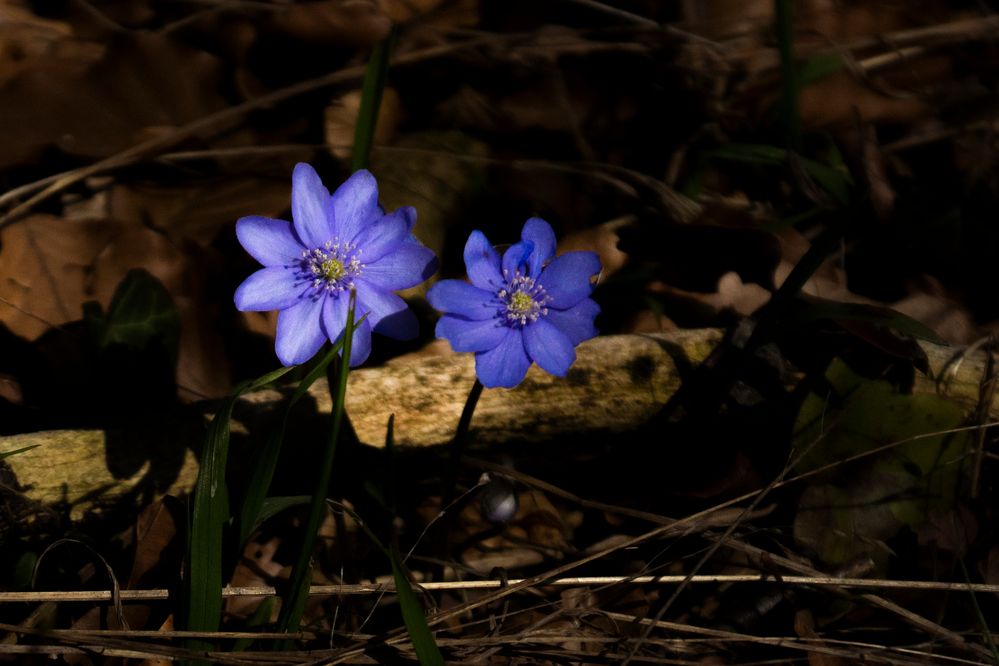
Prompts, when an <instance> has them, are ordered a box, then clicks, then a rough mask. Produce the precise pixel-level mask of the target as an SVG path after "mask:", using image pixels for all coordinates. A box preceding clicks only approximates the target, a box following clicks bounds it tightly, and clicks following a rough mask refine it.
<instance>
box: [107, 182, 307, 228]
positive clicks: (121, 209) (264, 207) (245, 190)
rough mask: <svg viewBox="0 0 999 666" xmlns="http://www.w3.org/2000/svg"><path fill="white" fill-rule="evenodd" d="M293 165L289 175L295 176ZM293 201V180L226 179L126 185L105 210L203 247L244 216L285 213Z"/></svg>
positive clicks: (114, 192)
mask: <svg viewBox="0 0 999 666" xmlns="http://www.w3.org/2000/svg"><path fill="white" fill-rule="evenodd" d="M291 168H292V167H291V165H290V164H289V166H288V174H289V175H290V174H291ZM290 204H291V189H290V187H289V180H288V178H281V179H278V178H274V179H265V178H256V177H250V176H248V177H227V178H223V179H206V180H203V181H200V182H197V183H191V184H187V185H182V186H161V185H157V184H152V183H127V184H122V185H116V186H114V187H112V188H111V190H110V192H109V193H108V196H107V204H106V208H105V210H106V214H107V215H108V216H109V217H112V218H114V219H116V220H121V221H123V222H133V223H135V224H143V225H146V226H149V227H153V228H154V229H159V230H162V231H164V232H165V233H166V234H167V235H168V236H169V237H170V238H171V239H173V241H174V242H177V243H180V242H181V241H183V240H184V239H189V240H192V241H194V242H196V243H197V244H198V245H201V246H203V247H205V246H208V245H210V244H211V243H212V241H214V240H215V238H216V237H217V236H218V234H219V231H220V229H223V228H225V227H227V226H230V225H232V224H234V223H235V221H236V220H237V219H239V218H240V217H243V216H244V215H263V216H266V217H280V216H281V215H282V214H283V213H284V212H285V211H286V210H287V209H288V208H289V207H290Z"/></svg>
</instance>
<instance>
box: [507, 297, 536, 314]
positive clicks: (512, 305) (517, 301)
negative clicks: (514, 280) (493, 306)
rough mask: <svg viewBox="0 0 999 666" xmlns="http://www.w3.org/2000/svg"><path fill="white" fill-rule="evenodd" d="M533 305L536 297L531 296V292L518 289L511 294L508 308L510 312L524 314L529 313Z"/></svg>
mask: <svg viewBox="0 0 999 666" xmlns="http://www.w3.org/2000/svg"><path fill="white" fill-rule="evenodd" d="M533 307H534V299H533V298H531V296H530V294H525V293H524V292H522V291H518V292H516V293H514V294H513V295H512V296H510V302H509V304H508V305H507V309H508V310H509V311H510V312H513V313H516V314H523V315H526V314H529V313H530V312H531V309H532V308H533Z"/></svg>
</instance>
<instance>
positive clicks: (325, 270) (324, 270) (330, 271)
mask: <svg viewBox="0 0 999 666" xmlns="http://www.w3.org/2000/svg"><path fill="white" fill-rule="evenodd" d="M346 272H347V271H346V270H345V269H344V267H343V262H342V261H340V260H339V259H333V258H330V259H327V260H326V261H324V262H323V263H322V264H320V265H319V274H320V275H322V277H323V279H325V280H339V279H340V278H342V277H343V276H344V274H345V273H346Z"/></svg>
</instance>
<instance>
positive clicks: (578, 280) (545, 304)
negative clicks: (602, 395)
mask: <svg viewBox="0 0 999 666" xmlns="http://www.w3.org/2000/svg"><path fill="white" fill-rule="evenodd" d="M520 237H521V241H520V242H519V243H516V244H515V245H513V246H511V247H510V248H509V249H508V250H507V251H506V252H505V253H503V258H502V259H500V256H499V253H498V252H496V250H495V249H493V247H492V245H490V244H489V241H488V240H487V239H486V237H485V235H484V234H483V233H482V232H481V231H473V232H472V235H471V236H469V237H468V242H467V243H466V244H465V268H466V269H467V270H468V278H469V280H471V284H468V283H467V282H464V281H463V280H441V281H440V282H438V283H437V284H435V285H434V286H433V287H432V288H431V289H430V291H429V292H428V293H427V298H428V299H429V300H430V304H431V305H433V306H434V307H435V308H437V309H438V310H440V311H441V312H443V313H444V315H443V316H442V317H441V318H440V321H438V322H437V337H439V338H447V339H448V340H450V342H451V347H452V348H453V349H454V350H455V351H459V352H475V374H476V376H478V378H479V381H481V382H482V384H483V385H484V386H488V387H494V386H503V387H507V388H510V387H513V386H516V385H517V384H519V383H520V381H521V380H522V379H523V378H524V375H525V374H527V369H528V368H529V367H530V366H531V362H532V361H533V362H534V363H537V364H538V365H539V366H540V367H541V369H543V370H545V371H547V372H549V373H551V374H553V375H557V376H559V377H562V376H565V374H566V373H567V372H568V371H569V366H571V365H572V363H573V361H575V360H576V349H575V347H576V345H578V344H579V343H580V342H582V341H583V340H588V339H590V338H592V337H594V336H595V335H596V334H597V329H596V328H594V326H593V320H594V318H595V317H596V316H597V314H598V313H599V312H600V307H599V306H598V305H597V304H596V303H595V302H593V300H591V299H590V298H589V295H590V292H591V291H592V289H593V287H592V284H591V283H590V278H591V277H592V276H594V275H596V274H597V273H599V272H600V260H599V259H598V258H597V255H596V254H595V253H593V252H568V253H566V254H563V255H560V256H558V257H555V232H554V231H552V228H551V226H549V224H548V223H547V222H545V221H544V220H542V219H541V218H538V217H532V218H531V219H529V220H528V221H527V222H526V223H525V224H524V229H523V231H522V232H521V235H520ZM553 257H554V258H553Z"/></svg>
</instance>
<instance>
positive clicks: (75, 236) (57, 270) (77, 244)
mask: <svg viewBox="0 0 999 666" xmlns="http://www.w3.org/2000/svg"><path fill="white" fill-rule="evenodd" d="M122 230H123V227H122V225H121V224H119V223H117V222H112V221H109V220H73V221H67V220H63V219H60V218H57V217H53V216H51V215H33V216H31V217H29V218H27V219H25V220H22V221H21V222H20V223H18V224H15V225H12V226H9V227H7V228H5V229H3V231H0V322H2V323H4V324H5V325H6V326H7V328H9V329H10V330H11V332H13V333H15V334H17V335H20V336H22V337H24V338H27V339H28V340H34V339H36V338H37V337H38V336H40V335H41V334H42V333H44V332H45V331H47V330H48V329H49V328H51V327H52V326H59V325H61V324H65V323H66V322H70V321H76V320H78V319H80V318H81V317H82V316H83V310H82V307H81V306H82V304H83V302H84V301H88V300H94V299H95V298H96V291H95V289H94V280H93V271H94V265H95V263H96V261H97V259H98V257H99V256H100V255H101V253H103V252H105V251H106V250H107V248H108V246H109V245H110V244H111V243H112V242H113V241H114V239H115V238H117V237H118V236H120V235H121V233H122ZM124 274H125V273H124V272H122V273H121V274H120V275H119V276H118V277H119V279H120V277H121V276H123V275H124ZM112 291H113V289H112ZM107 302H108V301H105V305H106V304H107Z"/></svg>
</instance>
